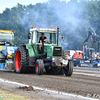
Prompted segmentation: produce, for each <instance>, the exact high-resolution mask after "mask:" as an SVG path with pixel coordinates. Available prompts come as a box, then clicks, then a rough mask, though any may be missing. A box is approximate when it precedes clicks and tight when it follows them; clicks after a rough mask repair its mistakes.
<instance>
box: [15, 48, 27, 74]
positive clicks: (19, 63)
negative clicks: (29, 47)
mask: <svg viewBox="0 0 100 100" xmlns="http://www.w3.org/2000/svg"><path fill="white" fill-rule="evenodd" d="M26 62H27V61H26V50H25V48H24V47H22V46H20V47H18V49H17V51H16V54H15V59H14V64H15V71H16V72H17V73H25V71H26Z"/></svg>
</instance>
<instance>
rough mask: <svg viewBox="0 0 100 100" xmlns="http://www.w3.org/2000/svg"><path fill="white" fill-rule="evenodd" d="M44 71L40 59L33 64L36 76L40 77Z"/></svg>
mask: <svg viewBox="0 0 100 100" xmlns="http://www.w3.org/2000/svg"><path fill="white" fill-rule="evenodd" d="M43 70H44V62H43V60H42V59H37V60H36V64H35V72H36V74H37V75H42V74H43Z"/></svg>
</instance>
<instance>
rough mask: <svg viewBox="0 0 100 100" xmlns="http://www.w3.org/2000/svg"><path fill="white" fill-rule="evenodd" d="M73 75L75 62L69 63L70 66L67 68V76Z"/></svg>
mask: <svg viewBox="0 0 100 100" xmlns="http://www.w3.org/2000/svg"><path fill="white" fill-rule="evenodd" d="M72 73H73V62H72V61H69V62H68V65H67V66H66V67H65V76H71V75H72Z"/></svg>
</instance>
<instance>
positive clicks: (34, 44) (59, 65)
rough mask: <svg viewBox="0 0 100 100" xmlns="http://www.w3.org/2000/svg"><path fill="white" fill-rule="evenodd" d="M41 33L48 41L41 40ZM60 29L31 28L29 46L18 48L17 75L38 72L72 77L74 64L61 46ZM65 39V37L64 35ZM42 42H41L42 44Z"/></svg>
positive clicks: (16, 58)
mask: <svg viewBox="0 0 100 100" xmlns="http://www.w3.org/2000/svg"><path fill="white" fill-rule="evenodd" d="M41 33H43V34H45V36H46V39H47V41H44V39H42V40H39V39H40V37H41ZM59 34H60V32H59V28H57V27H55V29H47V28H33V27H32V28H31V29H30V33H28V39H29V43H28V44H23V45H21V46H19V47H18V49H17V51H16V53H15V57H14V64H15V71H16V72H17V73H25V72H32V71H33V72H36V74H37V75H42V74H43V72H44V71H46V73H47V74H60V75H61V74H65V75H66V76H71V75H72V73H73V63H72V61H71V60H68V59H67V57H66V52H65V51H64V49H63V48H62V47H61V46H60V45H59ZM62 36H63V37H62V39H64V35H62ZM40 41H41V42H40Z"/></svg>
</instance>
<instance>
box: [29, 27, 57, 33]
mask: <svg viewBox="0 0 100 100" xmlns="http://www.w3.org/2000/svg"><path fill="white" fill-rule="evenodd" d="M32 31H37V32H40V33H42V32H43V33H48V32H49V33H57V29H50V28H32V29H30V32H32Z"/></svg>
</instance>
